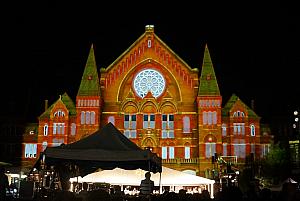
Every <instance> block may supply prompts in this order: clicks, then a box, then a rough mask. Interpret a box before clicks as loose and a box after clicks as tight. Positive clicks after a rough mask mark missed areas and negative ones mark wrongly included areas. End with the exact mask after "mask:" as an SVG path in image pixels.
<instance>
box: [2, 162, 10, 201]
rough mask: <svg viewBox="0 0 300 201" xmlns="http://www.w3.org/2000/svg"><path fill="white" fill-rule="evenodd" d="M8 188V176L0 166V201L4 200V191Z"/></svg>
mask: <svg viewBox="0 0 300 201" xmlns="http://www.w3.org/2000/svg"><path fill="white" fill-rule="evenodd" d="M8 188H9V183H8V176H7V175H6V174H5V169H4V167H1V166H0V201H5V200H6V190H7V189H8Z"/></svg>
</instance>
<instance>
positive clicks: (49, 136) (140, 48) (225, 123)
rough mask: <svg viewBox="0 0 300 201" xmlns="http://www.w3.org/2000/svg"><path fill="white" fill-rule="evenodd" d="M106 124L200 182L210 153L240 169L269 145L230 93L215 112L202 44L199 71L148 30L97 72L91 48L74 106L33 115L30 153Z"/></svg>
mask: <svg viewBox="0 0 300 201" xmlns="http://www.w3.org/2000/svg"><path fill="white" fill-rule="evenodd" d="M97 62H101V61H97ZM46 105H47V104H46ZM108 122H112V123H113V124H114V125H115V126H116V127H117V128H118V129H119V130H120V131H121V132H123V133H124V135H126V136H127V137H128V138H129V139H131V140H132V141H133V142H135V143H136V144H137V145H139V146H140V147H142V148H145V149H151V150H152V151H153V152H156V153H158V154H159V156H161V157H162V158H163V164H164V165H165V166H167V167H170V168H174V169H178V170H181V171H185V172H189V173H192V174H197V175H202V176H203V175H205V174H206V173H207V171H208V170H210V169H211V168H212V156H214V155H215V153H217V154H218V156H222V157H223V159H224V160H231V161H233V162H234V163H238V164H243V163H244V162H245V160H246V157H247V156H248V155H250V153H253V154H254V156H255V158H260V157H263V155H264V154H266V153H267V151H268V148H269V146H270V143H271V137H270V135H269V133H265V134H262V132H261V125H260V117H259V116H258V115H257V114H256V113H255V112H254V111H253V110H252V109H251V108H250V107H248V106H247V105H246V104H245V103H244V102H243V101H242V100H240V99H239V98H238V97H237V96H236V95H235V94H233V95H232V96H231V98H230V99H229V100H228V101H227V103H226V104H224V107H223V108H222V96H221V93H220V90H219V86H218V82H217V78H216V75H215V72H214V68H213V63H212V61H211V57H210V53H209V50H208V47H207V45H206V46H205V51H204V57H203V63H202V67H201V69H200V71H199V70H198V68H191V67H190V66H189V65H188V64H187V63H185V62H184V61H183V60H182V59H181V58H180V57H179V56H178V55H177V54H175V53H174V52H173V51H172V50H171V49H170V48H169V47H168V46H167V45H166V44H165V43H164V42H163V41H162V40H161V39H160V38H159V37H158V36H157V35H156V34H155V33H154V27H153V26H151V25H147V26H146V30H145V33H144V34H142V35H141V36H140V37H139V38H138V39H137V40H136V41H135V42H134V43H133V44H132V45H131V46H130V47H129V48H128V49H127V50H126V51H125V52H124V53H123V54H122V55H120V56H119V57H118V58H117V59H116V60H115V61H114V62H113V63H112V64H111V65H109V66H108V67H107V68H101V69H100V71H98V70H97V65H96V61H95V55H94V48H93V46H91V49H90V52H89V55H88V58H87V62H86V65H85V68H84V72H83V76H82V80H81V84H80V86H79V90H78V93H77V96H76V101H75V102H73V100H72V99H71V98H70V97H69V96H68V95H67V93H65V94H63V95H61V96H60V97H59V99H58V100H57V101H56V102H55V103H53V104H52V105H51V106H50V107H47V106H46V108H45V111H44V113H42V114H41V115H40V116H39V123H38V124H39V126H38V137H37V145H36V149H37V150H36V153H37V154H39V153H40V152H41V151H43V150H44V149H45V148H46V147H47V146H57V145H60V144H61V143H65V144H67V143H71V142H74V141H77V140H79V139H82V138H84V137H85V136H87V135H89V134H91V133H93V132H95V131H96V130H98V129H100V128H101V127H102V126H103V125H105V124H107V123H108ZM34 146H35V145H33V148H35V147H34Z"/></svg>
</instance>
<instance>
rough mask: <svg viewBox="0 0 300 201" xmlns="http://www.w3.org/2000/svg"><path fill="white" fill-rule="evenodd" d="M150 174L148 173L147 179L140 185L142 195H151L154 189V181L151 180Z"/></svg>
mask: <svg viewBox="0 0 300 201" xmlns="http://www.w3.org/2000/svg"><path fill="white" fill-rule="evenodd" d="M150 178H151V174H150V172H146V174H145V179H143V180H142V181H141V184H140V195H151V194H152V192H153V189H154V181H152V180H151V179H150Z"/></svg>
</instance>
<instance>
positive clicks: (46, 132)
mask: <svg viewBox="0 0 300 201" xmlns="http://www.w3.org/2000/svg"><path fill="white" fill-rule="evenodd" d="M47 135H48V124H45V125H44V136H47Z"/></svg>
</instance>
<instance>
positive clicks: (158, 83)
mask: <svg viewBox="0 0 300 201" xmlns="http://www.w3.org/2000/svg"><path fill="white" fill-rule="evenodd" d="M165 86H166V82H165V79H164V77H163V76H162V74H160V73H159V72H158V71H156V70H153V69H146V70H142V71H141V72H139V73H138V74H137V75H136V76H135V78H134V81H133V88H134V90H135V92H136V93H137V94H138V95H139V96H140V97H142V98H144V97H145V96H146V94H147V93H148V91H150V92H151V93H152V95H153V96H154V97H155V98H157V97H159V96H160V95H161V94H162V92H163V91H164V89H165Z"/></svg>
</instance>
